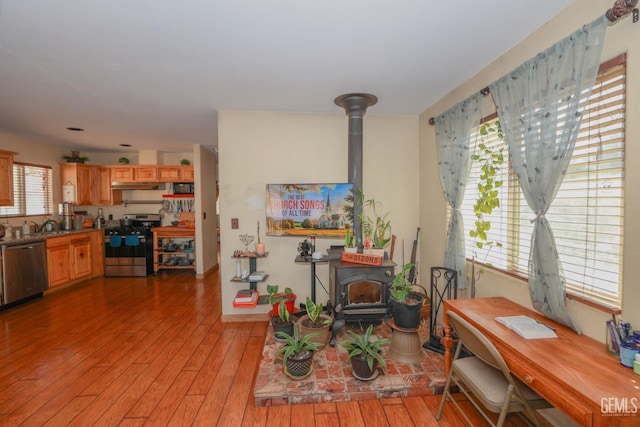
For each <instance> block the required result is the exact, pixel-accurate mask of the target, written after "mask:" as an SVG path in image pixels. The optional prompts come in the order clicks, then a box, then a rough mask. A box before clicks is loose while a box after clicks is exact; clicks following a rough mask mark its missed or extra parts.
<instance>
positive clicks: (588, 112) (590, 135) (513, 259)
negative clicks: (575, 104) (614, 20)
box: [462, 56, 626, 308]
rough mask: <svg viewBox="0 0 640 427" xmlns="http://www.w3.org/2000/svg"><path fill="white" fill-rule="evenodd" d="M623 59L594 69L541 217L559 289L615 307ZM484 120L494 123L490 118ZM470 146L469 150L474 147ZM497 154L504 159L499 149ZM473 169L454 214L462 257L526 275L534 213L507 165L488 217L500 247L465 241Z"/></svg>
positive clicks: (489, 141)
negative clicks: (560, 175) (566, 159)
mask: <svg viewBox="0 0 640 427" xmlns="http://www.w3.org/2000/svg"><path fill="white" fill-rule="evenodd" d="M625 59H626V58H625V57H624V56H623V57H619V58H616V59H614V60H612V61H610V62H608V63H606V64H603V65H602V66H601V67H600V72H599V74H598V78H597V80H596V83H595V86H594V88H593V91H592V93H591V96H590V97H589V98H588V99H587V98H585V100H584V102H586V107H585V110H584V116H583V119H582V124H581V129H580V133H579V135H578V138H577V141H576V146H575V149H574V152H573V156H572V159H571V163H570V165H569V168H568V170H567V174H566V175H565V178H564V180H563V182H562V185H561V186H560V188H559V190H558V193H557V195H556V198H555V200H554V202H553V204H552V205H551V208H550V209H549V212H547V215H546V217H547V220H548V221H549V222H550V224H551V227H552V229H553V233H554V236H555V239H556V244H557V247H558V254H559V257H560V261H561V264H562V269H563V271H564V275H565V279H566V287H567V291H568V292H569V293H571V294H575V295H578V296H580V297H583V298H585V299H587V300H594V301H596V302H598V303H601V304H605V305H607V306H612V307H615V308H619V307H620V306H621V294H622V260H623V254H622V242H623V212H624V211H623V209H624V175H623V172H624V123H625V86H626V85H625V80H626V79H625V74H626V63H625ZM489 120H496V119H495V115H494V116H493V117H491V118H489ZM471 140H472V141H475V145H476V146H477V144H478V143H479V142H481V141H482V142H484V143H485V144H486V145H487V146H489V147H500V146H501V145H503V144H504V142H503V141H501V140H500V139H499V138H498V137H497V135H496V134H495V133H492V134H489V135H487V136H481V135H479V132H478V133H476V134H473V135H472V139H471ZM474 149H475V148H474ZM504 154H505V155H506V154H507V150H506V146H505V150H504ZM479 168H480V165H478V164H475V163H474V164H472V167H471V174H470V177H469V182H468V184H467V190H466V192H465V199H464V203H463V207H462V213H463V216H464V219H465V233H466V236H465V239H466V250H467V257H468V258H471V257H472V256H474V255H475V259H476V261H477V262H481V263H490V264H491V265H492V266H493V267H495V268H498V269H501V270H506V271H508V272H510V273H512V274H516V275H518V276H521V277H524V278H526V277H527V270H528V261H529V248H530V244H531V232H532V230H533V224H532V223H531V220H532V219H533V218H534V216H535V215H534V214H533V213H532V212H531V209H530V208H529V207H528V205H527V203H526V201H525V200H524V197H523V195H522V193H521V191H520V188H519V186H518V183H517V179H516V177H515V174H514V173H513V171H512V170H511V168H510V167H506V163H505V167H503V168H502V170H501V174H502V175H501V176H500V179H502V180H503V182H504V185H503V188H502V190H501V194H500V198H501V200H500V208H499V209H496V210H494V212H493V213H492V215H491V216H490V217H489V218H488V219H489V220H490V221H491V230H490V232H489V233H488V236H489V238H490V239H491V240H495V241H496V242H500V243H502V245H503V246H502V247H496V246H493V247H490V248H486V247H485V248H483V249H479V248H477V247H476V246H475V242H474V241H473V239H472V238H471V237H470V236H469V234H468V233H469V230H471V229H473V228H474V219H475V217H474V214H473V204H474V202H475V199H476V198H477V190H476V189H477V178H476V177H477V176H478V172H479Z"/></svg>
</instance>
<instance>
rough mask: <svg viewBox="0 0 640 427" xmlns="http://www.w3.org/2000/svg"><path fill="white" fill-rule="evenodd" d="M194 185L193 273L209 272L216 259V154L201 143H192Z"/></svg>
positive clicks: (216, 261)
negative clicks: (194, 253) (194, 266)
mask: <svg viewBox="0 0 640 427" xmlns="http://www.w3.org/2000/svg"><path fill="white" fill-rule="evenodd" d="M193 156H194V162H193V167H194V172H195V176H196V179H195V187H196V200H195V212H196V231H197V233H196V261H197V262H196V273H197V274H198V275H202V274H204V273H207V272H209V271H210V270H212V269H213V267H214V266H215V265H216V264H217V263H218V237H217V228H218V218H217V212H216V197H217V192H216V175H217V170H216V162H217V160H216V155H215V153H214V152H213V151H211V150H208V149H206V148H205V147H203V146H201V145H195V146H194V147H193Z"/></svg>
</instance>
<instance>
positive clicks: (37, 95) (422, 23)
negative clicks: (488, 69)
mask: <svg viewBox="0 0 640 427" xmlns="http://www.w3.org/2000/svg"><path fill="white" fill-rule="evenodd" d="M569 3H571V0H520V1H513V0H485V1H478V0H450V1H442V0H441V1H434V0H316V1H312V0H226V1H222V0H186V1H176V0H91V1H87V0H46V1H42V0H0V131H4V132H9V133H19V134H24V135H27V136H28V137H30V138H36V139H39V140H43V141H46V142H48V143H51V144H55V145H61V146H65V147H70V148H79V149H82V150H90V151H97V150H99V151H125V150H123V149H122V148H121V147H119V145H118V144H121V143H129V144H132V145H133V147H132V148H131V150H139V149H157V150H160V151H168V152H179V151H185V150H188V151H190V150H191V144H201V145H205V146H211V147H213V146H215V145H216V144H217V112H218V111H223V110H251V111H300V112H333V113H335V112H342V113H344V110H342V109H341V108H340V107H337V106H336V105H334V103H333V99H334V98H335V97H336V96H338V95H341V94H344V93H349V92H368V93H372V94H374V95H376V96H377V97H378V98H379V101H378V104H377V105H375V106H374V107H371V109H370V110H369V111H368V113H367V114H410V115H417V114H420V113H422V112H423V111H424V110H426V109H427V108H428V107H429V106H430V105H432V104H433V103H434V102H436V101H437V100H438V99H440V98H441V97H442V96H444V95H445V94H447V93H448V92H449V91H450V90H451V89H453V88H455V87H456V86H457V85H459V84H460V83H462V82H463V81H465V80H466V79H468V78H469V77H471V76H473V75H474V74H475V73H477V72H478V71H480V70H481V69H482V68H484V67H485V66H486V65H487V64H489V63H490V62H492V61H493V60H494V59H496V58H497V57H498V56H499V55H501V54H502V53H504V52H505V51H507V50H508V49H509V48H511V47H512V46H514V45H516V44H517V43H518V42H519V41H520V40H522V39H523V38H524V37H526V36H527V35H528V34H530V33H531V32H533V31H534V30H535V29H537V28H538V27H540V26H541V25H542V24H543V23H544V22H545V21H547V20H548V19H549V18H550V17H552V16H554V15H556V14H557V13H558V12H559V11H560V10H562V9H563V8H565V7H566V6H567V5H568V4H569ZM603 13H604V11H603ZM478 89H480V88H478ZM69 126H73V127H80V128H84V129H85V132H75V133H74V132H70V131H68V130H66V129H65V128H66V127H69Z"/></svg>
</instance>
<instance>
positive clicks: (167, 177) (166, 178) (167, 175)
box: [158, 166, 182, 182]
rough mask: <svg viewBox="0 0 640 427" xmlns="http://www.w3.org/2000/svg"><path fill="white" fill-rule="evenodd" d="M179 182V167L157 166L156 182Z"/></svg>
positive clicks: (180, 174) (180, 178)
mask: <svg viewBox="0 0 640 427" xmlns="http://www.w3.org/2000/svg"><path fill="white" fill-rule="evenodd" d="M181 180H182V169H181V167H180V166H158V182H180V181H181Z"/></svg>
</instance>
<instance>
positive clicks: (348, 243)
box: [344, 224, 358, 253]
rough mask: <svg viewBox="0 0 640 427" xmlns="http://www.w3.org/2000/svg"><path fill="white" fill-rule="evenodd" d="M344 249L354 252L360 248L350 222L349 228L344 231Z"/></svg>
mask: <svg viewBox="0 0 640 427" xmlns="http://www.w3.org/2000/svg"><path fill="white" fill-rule="evenodd" d="M344 251H345V252H353V253H355V252H357V251H358V248H356V236H354V235H353V233H352V231H351V227H350V226H349V224H347V228H346V229H345V231H344Z"/></svg>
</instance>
